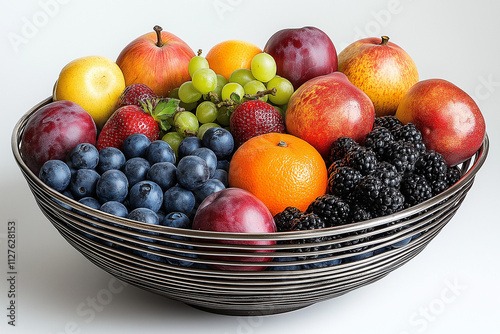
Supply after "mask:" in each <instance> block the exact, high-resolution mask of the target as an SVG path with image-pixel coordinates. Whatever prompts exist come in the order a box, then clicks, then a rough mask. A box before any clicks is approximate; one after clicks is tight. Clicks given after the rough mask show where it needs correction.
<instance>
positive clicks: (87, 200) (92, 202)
mask: <svg viewBox="0 0 500 334" xmlns="http://www.w3.org/2000/svg"><path fill="white" fill-rule="evenodd" d="M78 202H79V203H81V204H83V205H86V206H88V207H91V208H92V209H96V210H99V209H100V208H101V203H99V201H98V200H97V199H95V198H94V197H82V198H80V199H79V200H78Z"/></svg>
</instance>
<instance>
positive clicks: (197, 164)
mask: <svg viewBox="0 0 500 334" xmlns="http://www.w3.org/2000/svg"><path fill="white" fill-rule="evenodd" d="M175 175H176V177H177V182H179V185H181V186H182V187H183V188H185V189H187V190H195V189H199V188H201V187H203V185H205V183H206V182H207V181H208V179H209V178H210V169H209V168H208V165H207V163H206V161H205V160H203V159H202V158H200V157H197V156H194V155H187V156H185V157H184V158H182V159H181V160H180V161H179V163H178V164H177V170H176V171H175Z"/></svg>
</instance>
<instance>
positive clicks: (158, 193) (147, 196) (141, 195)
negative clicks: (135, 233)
mask: <svg viewBox="0 0 500 334" xmlns="http://www.w3.org/2000/svg"><path fill="white" fill-rule="evenodd" d="M129 198H130V207H131V208H132V209H136V208H148V209H150V210H152V211H154V212H157V211H158V210H160V208H161V206H162V204H163V191H162V190H161V187H160V186H159V185H157V184H156V183H155V182H153V181H147V180H145V181H140V182H137V183H136V184H134V185H133V186H132V188H130V192H129Z"/></svg>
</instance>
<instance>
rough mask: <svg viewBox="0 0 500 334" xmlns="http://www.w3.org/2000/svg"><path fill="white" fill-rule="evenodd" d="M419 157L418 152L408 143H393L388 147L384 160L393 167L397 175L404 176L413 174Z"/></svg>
mask: <svg viewBox="0 0 500 334" xmlns="http://www.w3.org/2000/svg"><path fill="white" fill-rule="evenodd" d="M419 156H420V153H419V151H418V150H417V149H416V148H415V147H413V146H412V145H411V144H410V143H407V142H404V141H394V142H392V143H391V144H390V145H389V147H388V149H387V152H386V155H385V157H384V160H385V161H387V162H389V163H390V164H392V165H394V167H396V169H397V171H398V172H399V173H401V174H404V173H407V172H413V170H414V169H415V163H416V162H417V159H418V157H419Z"/></svg>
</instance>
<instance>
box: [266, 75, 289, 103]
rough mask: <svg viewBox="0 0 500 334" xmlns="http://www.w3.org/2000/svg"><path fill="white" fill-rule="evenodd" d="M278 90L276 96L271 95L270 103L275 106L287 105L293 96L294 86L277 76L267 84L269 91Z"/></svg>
mask: <svg viewBox="0 0 500 334" xmlns="http://www.w3.org/2000/svg"><path fill="white" fill-rule="evenodd" d="M273 88H276V95H274V96H273V95H269V101H270V102H272V103H274V104H278V105H281V104H286V103H288V100H290V96H292V94H293V85H292V83H291V82H290V81H288V80H287V79H285V78H283V77H279V76H275V77H274V78H272V79H271V80H269V82H268V83H267V89H273Z"/></svg>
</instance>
